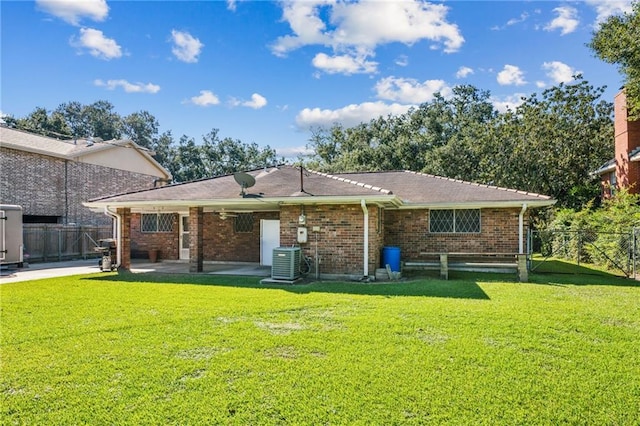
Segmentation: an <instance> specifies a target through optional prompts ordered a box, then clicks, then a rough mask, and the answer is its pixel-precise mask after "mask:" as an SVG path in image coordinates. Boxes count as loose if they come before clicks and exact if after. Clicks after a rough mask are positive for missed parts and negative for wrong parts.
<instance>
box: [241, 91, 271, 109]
mask: <svg viewBox="0 0 640 426" xmlns="http://www.w3.org/2000/svg"><path fill="white" fill-rule="evenodd" d="M240 105H242V106H245V107H249V108H253V109H260V108H262V107H264V106H266V105H267V98H265V97H264V96H262V95H260V94H258V93H254V94H253V95H251V100H250V101H245V102H241V103H240Z"/></svg>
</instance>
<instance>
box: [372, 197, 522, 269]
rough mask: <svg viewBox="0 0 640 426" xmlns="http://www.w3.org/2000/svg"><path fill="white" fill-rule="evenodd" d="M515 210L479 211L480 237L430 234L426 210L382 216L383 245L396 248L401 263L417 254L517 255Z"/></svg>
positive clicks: (516, 215) (516, 216)
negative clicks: (383, 217) (399, 251)
mask: <svg viewBox="0 0 640 426" xmlns="http://www.w3.org/2000/svg"><path fill="white" fill-rule="evenodd" d="M519 213H520V210H519V209H482V210H481V214H480V220H481V228H480V233H469V234H464V233H460V234H458V233H431V232H429V210H397V211H393V210H390V211H386V212H385V224H384V226H385V242H386V244H387V245H392V246H398V247H400V250H401V258H402V260H403V261H406V260H411V259H419V258H420V256H421V253H447V252H448V253H452V252H464V253H517V252H518V250H519V244H518V232H519V229H518V216H519Z"/></svg>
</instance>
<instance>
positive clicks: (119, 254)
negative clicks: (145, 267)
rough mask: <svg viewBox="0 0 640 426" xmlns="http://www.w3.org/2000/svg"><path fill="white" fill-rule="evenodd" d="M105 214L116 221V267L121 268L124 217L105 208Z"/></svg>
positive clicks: (114, 235) (114, 232)
mask: <svg viewBox="0 0 640 426" xmlns="http://www.w3.org/2000/svg"><path fill="white" fill-rule="evenodd" d="M104 214H106V215H107V216H109V217H111V218H113V219H115V220H116V225H115V228H114V230H113V237H114V238H115V240H116V267H120V265H122V238H120V237H121V235H120V230H121V229H122V217H121V216H120V215H119V214H117V213H114V212H112V211H111V210H109V207H105V208H104Z"/></svg>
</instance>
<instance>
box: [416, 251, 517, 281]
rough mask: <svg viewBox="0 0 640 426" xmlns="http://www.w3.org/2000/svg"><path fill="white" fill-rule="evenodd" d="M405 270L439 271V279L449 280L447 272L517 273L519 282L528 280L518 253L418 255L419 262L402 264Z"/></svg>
mask: <svg viewBox="0 0 640 426" xmlns="http://www.w3.org/2000/svg"><path fill="white" fill-rule="evenodd" d="M403 268H406V269H435V270H440V278H442V279H445V280H447V279H449V271H450V270H454V271H471V272H473V271H476V272H517V273H518V279H519V280H520V281H523V282H525V281H527V280H528V279H529V276H528V271H527V257H526V255H524V254H519V253H462V252H460V253H458V252H447V253H431V252H422V253H420V259H419V260H410V261H405V262H403Z"/></svg>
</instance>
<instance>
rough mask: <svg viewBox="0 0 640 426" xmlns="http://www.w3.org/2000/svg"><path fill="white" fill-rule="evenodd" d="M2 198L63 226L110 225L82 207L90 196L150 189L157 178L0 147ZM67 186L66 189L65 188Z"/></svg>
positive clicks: (27, 211)
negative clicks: (53, 218)
mask: <svg viewBox="0 0 640 426" xmlns="http://www.w3.org/2000/svg"><path fill="white" fill-rule="evenodd" d="M0 169H1V170H2V173H0V188H2V189H1V191H2V193H1V194H0V196H1V198H2V202H3V203H4V204H17V205H20V206H22V208H23V214H25V215H37V216H60V217H62V222H63V223H76V224H78V225H108V224H110V223H111V219H110V218H108V217H107V216H105V215H104V214H103V213H95V212H92V211H91V210H89V209H88V208H86V207H84V206H83V205H82V202H84V201H88V200H89V199H92V198H97V197H102V196H107V195H113V194H116V193H121V192H129V191H136V190H140V189H147V188H152V187H153V181H154V179H155V176H150V175H145V174H141V173H132V172H127V171H124V170H117V169H112V168H108V167H102V166H96V165H93V164H86V163H78V162H74V161H65V160H63V159H60V158H55V157H50V156H46V155H40V154H34V153H30V152H25V151H19V150H14V149H9V148H0ZM65 188H66V190H65Z"/></svg>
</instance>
